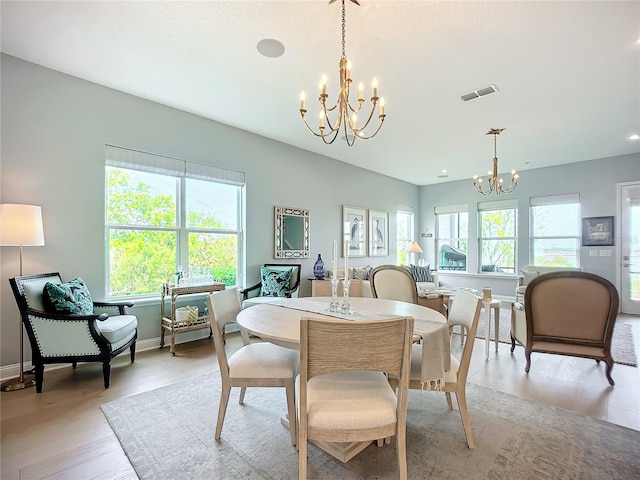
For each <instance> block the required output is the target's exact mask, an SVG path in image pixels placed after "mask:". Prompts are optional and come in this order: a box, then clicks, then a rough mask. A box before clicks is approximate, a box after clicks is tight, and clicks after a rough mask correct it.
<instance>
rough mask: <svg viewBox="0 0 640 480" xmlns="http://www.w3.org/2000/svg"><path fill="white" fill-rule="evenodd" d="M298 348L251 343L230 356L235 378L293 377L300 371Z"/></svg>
mask: <svg viewBox="0 0 640 480" xmlns="http://www.w3.org/2000/svg"><path fill="white" fill-rule="evenodd" d="M299 361H300V354H299V353H298V351H297V350H291V349H289V348H284V347H279V346H278V345H274V344H272V343H266V342H264V343H251V344H249V345H245V346H244V347H242V348H241V349H240V350H238V351H236V352H235V353H234V354H233V355H231V357H229V360H228V362H229V375H230V376H231V377H233V378H293V377H295V376H296V374H297V373H298V363H299Z"/></svg>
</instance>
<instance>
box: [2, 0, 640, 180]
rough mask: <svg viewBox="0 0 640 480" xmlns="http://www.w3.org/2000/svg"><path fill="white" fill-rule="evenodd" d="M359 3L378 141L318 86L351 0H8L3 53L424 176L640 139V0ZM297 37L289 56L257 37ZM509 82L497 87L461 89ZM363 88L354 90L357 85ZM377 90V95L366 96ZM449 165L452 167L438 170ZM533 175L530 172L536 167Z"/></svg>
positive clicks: (358, 41)
mask: <svg viewBox="0 0 640 480" xmlns="http://www.w3.org/2000/svg"><path fill="white" fill-rule="evenodd" d="M360 4H361V6H359V7H358V6H356V5H355V4H353V3H351V2H347V43H346V53H347V56H348V57H349V58H350V59H351V60H352V62H353V71H352V77H353V79H354V83H355V84H357V83H358V82H359V81H363V82H364V83H365V85H368V84H369V82H370V80H371V78H372V77H374V76H376V77H377V78H378V81H379V94H380V95H381V96H384V97H385V99H386V114H387V118H386V121H385V124H384V126H383V127H382V130H381V131H380V133H379V134H378V136H376V137H375V138H374V139H372V140H368V141H361V140H358V141H357V142H356V144H355V146H353V147H347V146H346V144H345V143H344V141H340V140H337V141H336V143H334V144H333V145H325V144H324V143H322V141H321V140H319V139H317V138H315V137H313V136H312V135H311V134H310V133H308V131H307V130H306V128H305V127H304V125H303V123H302V121H301V120H300V114H299V111H298V109H299V108H300V102H299V99H298V96H299V93H300V91H301V90H305V91H306V92H307V95H308V97H309V99H308V101H307V109H308V110H309V114H308V116H309V119H310V121H316V122H317V116H316V115H317V112H318V110H319V108H316V105H315V96H316V93H315V92H317V90H316V89H317V85H318V82H319V80H320V77H321V75H322V73H326V74H327V76H328V77H329V86H328V92H327V93H329V95H330V99H331V98H333V99H334V100H335V98H336V90H337V80H336V77H337V73H338V62H339V59H340V9H341V7H340V2H339V1H338V2H335V3H333V4H331V5H329V3H328V0H317V1H316V0H306V1H268V0H266V1H205V2H187V1H163V2H159V1H157V2H141V1H126V2H119V1H86V2H85V1H67V2H62V1H44V2H39V1H17V2H16V1H4V0H3V1H2V4H1V8H2V10H1V21H2V24H1V26H2V34H1V35H2V36H1V42H2V43H1V47H2V51H3V52H5V53H7V54H9V55H13V56H16V57H19V58H22V59H25V60H28V61H30V62H34V63H37V64H40V65H44V66H46V67H50V68H53V69H55V70H59V71H61V72H64V73H68V74H70V75H74V76H77V77H80V78H84V79H86V80H89V81H92V82H95V83H98V84H101V85H105V86H108V87H111V88H115V89H117V90H121V91H123V92H127V93H130V94H133V95H137V96H140V97H143V98H147V99H150V100H153V101H156V102H160V103H163V104H166V105H169V106H172V107H175V108H179V109H181V110H185V111H187V112H191V113H195V114H197V115H201V116H203V117H206V118H210V119H213V120H216V121H219V122H222V123H225V124H228V125H232V126H235V127H238V128H241V129H244V130H247V131H250V132H254V133H257V134H259V135H263V136H265V137H269V138H273V139H275V140H279V141H281V142H285V143H288V144H291V145H295V146H297V147H300V148H302V149H305V150H309V151H312V152H316V153H319V154H322V155H326V156H328V157H332V158H335V159H337V160H341V161H344V162H348V163H351V164H354V165H358V166H360V167H363V168H367V169H369V170H373V171H375V172H379V173H382V174H385V175H389V176H391V177H395V178H399V179H402V180H406V181H407V182H411V183H414V184H416V185H428V184H434V183H439V182H444V181H451V180H460V179H465V178H469V177H471V176H472V175H473V174H474V173H478V174H485V172H486V171H487V170H488V169H489V168H490V167H491V159H492V157H493V137H491V136H485V135H484V134H485V133H486V132H487V131H488V130H489V129H490V128H506V130H505V131H504V132H503V133H502V135H500V137H498V157H499V159H500V171H501V172H506V171H508V170H510V169H511V168H515V169H517V170H519V171H522V170H527V169H531V168H539V167H545V166H549V165H555V164H562V163H570V162H577V161H582V160H588V159H595V158H605V157H610V156H616V155H623V154H629V153H638V152H640V141H632V140H628V138H627V137H628V136H629V135H630V134H632V133H640V44H639V40H640V2H638V1H622V2H616V1H589V2H586V1H584V2H583V1H544V2H543V1H531V2H529V1H509V2H507V1H495V2H484V1H393V0H386V1H373V0H360ZM264 38H274V39H277V40H279V41H281V42H282V43H283V44H284V45H285V53H284V55H282V56H281V57H279V58H267V57H264V56H262V55H260V54H259V53H258V51H257V49H256V45H257V43H258V42H259V41H260V40H261V39H264ZM491 84H495V85H496V86H497V87H498V89H499V91H498V92H497V93H494V94H491V95H487V96H485V97H481V98H477V99H475V100H471V101H468V102H463V101H462V100H461V99H460V96H461V95H463V94H465V93H468V92H470V91H473V90H477V89H479V88H483V87H487V86H489V85H491ZM354 93H355V92H354ZM365 96H366V95H365ZM442 169H447V175H448V177H447V178H444V179H442V178H438V176H439V175H442ZM522 181H526V175H524V174H523V175H522Z"/></svg>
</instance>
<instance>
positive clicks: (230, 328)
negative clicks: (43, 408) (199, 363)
mask: <svg viewBox="0 0 640 480" xmlns="http://www.w3.org/2000/svg"><path fill="white" fill-rule="evenodd" d="M237 331H239V327H238V324H237V323H232V324H230V325H227V333H232V332H237ZM208 336H209V330H208V329H207V330H205V329H200V330H193V331H191V332H184V333H181V334H180V335H178V338H177V339H176V345H180V344H181V343H187V342H192V341H194V340H199V339H201V338H207V337H208ZM170 342H171V336H169V335H165V338H164V348H165V349H166V350H167V354H168V352H169V344H170ZM159 348H160V337H155V338H146V339H144V340H138V341H137V342H136V353H137V352H145V351H147V350H154V349H159ZM120 355H126V352H123V353H121V354H120ZM32 368H33V365H32V364H31V361H28V362H24V365H23V371H24V372H29V371H31V369H32ZM59 368H71V364H70V363H47V364H46V365H45V370H46V371H51V370H57V369H59ZM19 375H20V364H19V363H14V364H12V365H5V366H3V367H0V382H4V381H5V380H9V379H10V378H15V377H18V376H19Z"/></svg>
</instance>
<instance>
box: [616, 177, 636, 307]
mask: <svg viewBox="0 0 640 480" xmlns="http://www.w3.org/2000/svg"><path fill="white" fill-rule="evenodd" d="M634 186H637V187H638V188H640V180H639V181H633V182H620V183H617V184H616V216H617V217H618V218H617V219H616V222H615V231H616V232H615V235H616V236H615V238H617V239H618V241H617V242H616V246H615V249H616V283H617V285H616V288H617V289H618V292H622V272H623V269H622V256H623V249H622V188H623V187H634ZM622 303H623V302H622V294H621V298H620V306H619V310H620V312H622V311H623V310H622ZM624 313H630V312H624ZM630 314H634V313H630ZM635 314H637V313H635Z"/></svg>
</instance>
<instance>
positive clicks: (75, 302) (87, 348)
mask: <svg viewBox="0 0 640 480" xmlns="http://www.w3.org/2000/svg"><path fill="white" fill-rule="evenodd" d="M9 283H10V284H11V289H12V290H13V295H14V296H15V299H16V302H17V304H18V309H19V310H20V316H21V317H22V323H23V325H24V328H25V330H26V331H27V335H28V336H29V342H30V344H31V356H32V358H31V363H32V364H33V366H34V370H35V381H36V392H37V393H42V386H43V383H44V366H45V364H50V363H71V365H72V366H73V368H76V367H77V365H78V362H102V374H103V379H104V388H109V384H110V377H111V359H112V358H114V357H115V356H117V355H119V354H120V353H122V352H124V351H125V350H126V349H129V351H130V354H131V363H133V362H134V360H135V356H136V339H137V338H138V320H137V318H136V317H135V316H134V315H128V314H127V311H126V309H127V308H128V307H132V306H133V303H131V302H119V303H117V302H94V301H93V299H92V298H91V294H90V292H89V290H88V288H87V287H86V285H85V284H84V282H83V281H82V279H80V278H77V279H75V280H73V281H71V282H67V283H63V281H62V278H61V277H60V274H59V273H57V272H55V273H43V274H39V275H27V276H22V277H15V278H10V279H9Z"/></svg>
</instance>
